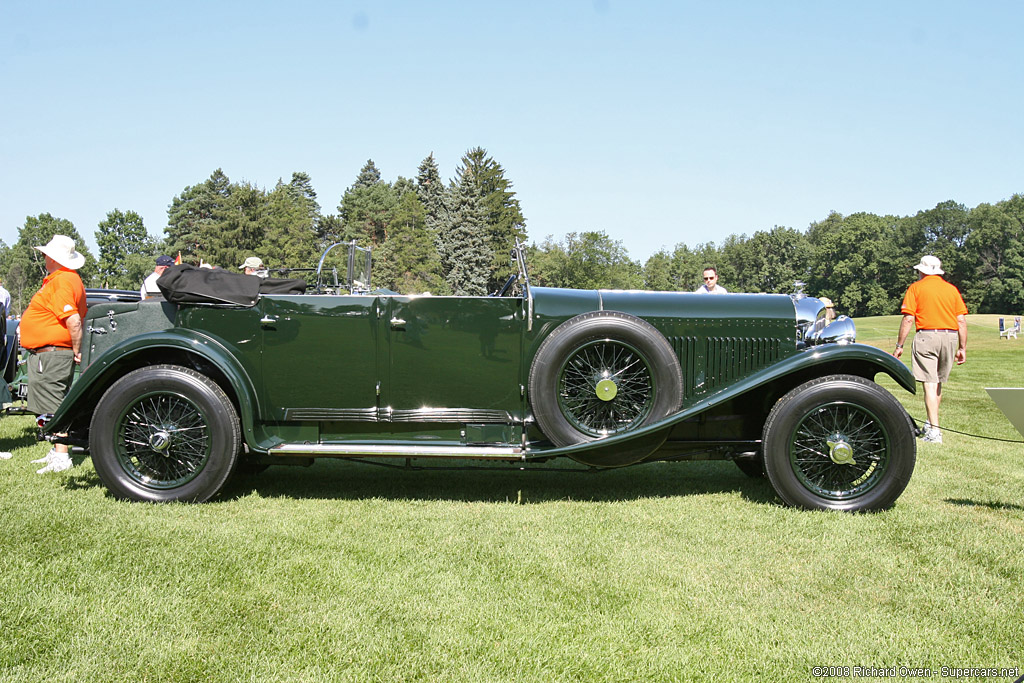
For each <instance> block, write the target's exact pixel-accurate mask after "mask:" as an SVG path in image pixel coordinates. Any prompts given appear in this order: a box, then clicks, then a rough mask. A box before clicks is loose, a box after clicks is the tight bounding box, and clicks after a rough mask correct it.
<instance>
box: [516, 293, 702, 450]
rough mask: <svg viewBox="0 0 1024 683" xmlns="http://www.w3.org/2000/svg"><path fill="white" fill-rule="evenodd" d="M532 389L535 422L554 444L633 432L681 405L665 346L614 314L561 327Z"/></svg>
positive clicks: (653, 333) (672, 358)
mask: <svg viewBox="0 0 1024 683" xmlns="http://www.w3.org/2000/svg"><path fill="white" fill-rule="evenodd" d="M529 385H530V403H531V406H532V408H533V414H534V417H535V418H536V420H537V423H538V425H539V426H540V428H541V431H542V432H544V435H545V436H547V437H548V438H549V439H550V440H551V441H552V442H553V443H555V444H556V445H558V446H568V445H571V444H576V443H580V442H583V441H593V440H595V439H600V438H604V437H607V436H611V435H614V434H621V433H623V432H627V431H630V430H634V429H637V428H639V427H641V426H643V425H645V424H650V423H651V422H655V421H657V420H660V419H661V418H663V417H665V416H667V415H669V414H671V413H673V412H675V411H676V410H678V409H679V405H680V403H681V401H682V371H681V369H680V366H679V359H678V358H677V357H676V354H675V352H674V351H673V350H672V346H671V345H670V344H669V343H668V340H666V339H665V337H664V336H663V335H662V334H661V333H660V332H658V330H657V329H655V328H654V327H653V326H652V325H650V324H649V323H646V322H644V321H643V320H640V319H639V318H635V317H633V316H630V315H626V314H625V313H619V312H615V311H602V312H595V313H585V314H583V315H579V316H576V317H575V318H572V319H570V320H567V321H565V322H564V323H562V324H561V325H559V326H558V328H556V329H555V330H554V331H553V332H552V333H551V335H550V336H548V338H547V339H545V340H544V342H543V343H542V344H541V346H540V348H539V349H538V350H537V355H536V357H535V359H534V362H533V365H532V366H531V368H530V382H529ZM617 464H628V463H617Z"/></svg>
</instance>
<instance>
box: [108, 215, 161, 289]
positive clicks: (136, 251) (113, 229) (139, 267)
mask: <svg viewBox="0 0 1024 683" xmlns="http://www.w3.org/2000/svg"><path fill="white" fill-rule="evenodd" d="M96 244H97V245H98V246H99V249H100V259H99V280H100V283H102V284H103V286H104V287H108V288H111V289H136V288H137V287H139V286H140V285H141V283H142V281H143V280H144V279H145V278H146V276H147V275H148V274H149V272H150V271H152V269H153V256H154V255H155V254H154V251H155V248H156V241H155V240H154V239H153V238H152V237H150V236H149V233H148V232H146V226H145V225H144V224H143V222H142V216H140V215H139V214H137V213H135V212H134V211H121V210H120V209H114V210H113V211H110V212H108V213H107V217H106V219H105V220H103V221H101V222H100V223H99V225H98V226H97V229H96Z"/></svg>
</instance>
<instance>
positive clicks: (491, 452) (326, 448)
mask: <svg viewBox="0 0 1024 683" xmlns="http://www.w3.org/2000/svg"><path fill="white" fill-rule="evenodd" d="M267 454H268V455H297V456H304V457H309V456H312V457H321V458H363V457H381V458H473V459H480V458H486V459H491V460H526V454H525V451H524V450H523V449H522V448H521V447H513V446H426V445H424V446H404V445H395V444H369V443H283V444H280V445H279V446H274V447H272V448H271V449H270V450H269V451H267Z"/></svg>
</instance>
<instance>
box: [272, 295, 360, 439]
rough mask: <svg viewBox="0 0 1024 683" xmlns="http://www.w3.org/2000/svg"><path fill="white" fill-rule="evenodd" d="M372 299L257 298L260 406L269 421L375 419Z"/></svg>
mask: <svg viewBox="0 0 1024 683" xmlns="http://www.w3.org/2000/svg"><path fill="white" fill-rule="evenodd" d="M376 304H377V299H376V297H373V296H262V297H260V301H259V304H258V306H259V307H260V309H261V310H260V313H261V317H260V325H261V327H262V328H263V360H262V367H263V372H262V375H263V377H262V401H263V405H264V406H267V407H268V408H269V410H268V412H267V414H268V415H270V416H271V418H272V419H274V420H283V421H290V422H307V423H311V422H318V423H331V422H348V421H357V422H374V421H376V420H377V375H378V368H377V353H378V349H377V332H378V327H379V326H378V320H377V319H378V314H377V306H376Z"/></svg>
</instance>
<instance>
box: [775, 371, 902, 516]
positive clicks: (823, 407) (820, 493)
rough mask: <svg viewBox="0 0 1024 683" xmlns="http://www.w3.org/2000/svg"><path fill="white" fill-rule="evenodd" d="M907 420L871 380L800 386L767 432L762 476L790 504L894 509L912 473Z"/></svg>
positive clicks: (837, 379) (778, 408)
mask: <svg viewBox="0 0 1024 683" xmlns="http://www.w3.org/2000/svg"><path fill="white" fill-rule="evenodd" d="M916 452H917V446H916V444H915V441H914V429H913V425H912V422H911V420H910V417H909V416H908V415H907V413H906V411H905V410H904V409H903V407H902V406H901V405H900V403H899V402H898V401H897V400H896V399H895V398H894V397H893V396H892V394H890V393H889V392H887V391H885V390H884V389H882V388H881V387H879V386H878V385H877V384H875V383H874V382H871V381H868V380H866V379H863V378H862V377H854V376H851V375H832V376H829V377H823V378H820V379H815V380H812V381H810V382H806V383H805V384H802V385H800V386H798V387H796V388H795V389H793V390H792V391H790V392H789V393H788V394H786V395H785V396H784V397H783V398H782V399H781V400H780V401H779V402H778V403H776V404H775V407H774V408H773V409H772V411H771V413H770V414H769V416H768V420H767V421H766V422H765V427H764V464H765V472H766V474H767V475H768V479H769V481H771V484H772V486H773V487H774V488H775V491H776V492H777V493H778V494H779V497H780V498H782V500H784V501H785V502H786V503H788V504H790V505H794V506H798V507H803V508H810V509H823V510H845V511H850V512H859V511H866V510H879V509H884V508H887V507H890V506H891V505H892V504H893V503H894V502H895V501H896V499H897V498H898V497H899V496H900V494H901V493H903V490H904V489H905V488H906V486H907V484H908V483H909V482H910V475H911V474H912V473H913V471H914V463H915V460H916Z"/></svg>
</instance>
